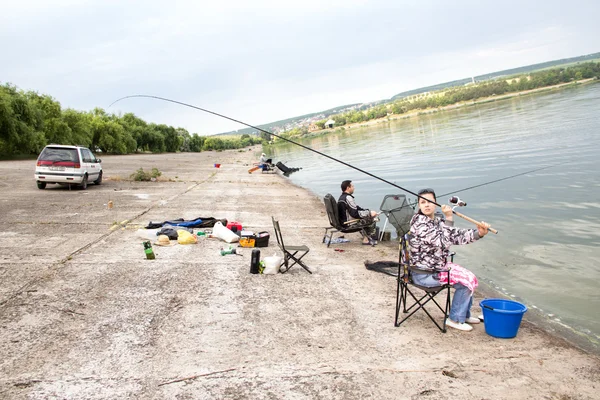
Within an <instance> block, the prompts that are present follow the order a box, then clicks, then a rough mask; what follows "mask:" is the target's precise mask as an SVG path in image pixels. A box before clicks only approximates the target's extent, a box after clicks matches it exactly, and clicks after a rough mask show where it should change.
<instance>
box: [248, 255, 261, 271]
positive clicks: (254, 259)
mask: <svg viewBox="0 0 600 400" xmlns="http://www.w3.org/2000/svg"><path fill="white" fill-rule="evenodd" d="M258 264H260V250H259V249H254V250H252V256H250V273H251V274H258Z"/></svg>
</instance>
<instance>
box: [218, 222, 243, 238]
mask: <svg viewBox="0 0 600 400" xmlns="http://www.w3.org/2000/svg"><path fill="white" fill-rule="evenodd" d="M213 236H214V237H217V238H219V239H221V240H224V241H226V242H227V243H233V242H237V241H238V240H240V237H239V236H238V235H236V234H235V233H233V232H232V231H231V230H229V229H227V228H225V227H224V226H223V224H222V223H221V222H220V221H219V222H216V223H215V226H213Z"/></svg>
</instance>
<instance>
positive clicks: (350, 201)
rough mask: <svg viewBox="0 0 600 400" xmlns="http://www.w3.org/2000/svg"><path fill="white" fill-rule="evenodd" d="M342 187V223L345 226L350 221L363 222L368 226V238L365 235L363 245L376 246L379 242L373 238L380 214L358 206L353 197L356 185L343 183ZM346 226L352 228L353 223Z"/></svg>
mask: <svg viewBox="0 0 600 400" xmlns="http://www.w3.org/2000/svg"><path fill="white" fill-rule="evenodd" d="M341 187H342V195H341V196H340V198H339V199H338V213H339V216H340V222H341V223H342V224H345V223H347V222H348V221H352V220H357V221H356V222H354V223H358V222H361V223H364V224H366V226H365V228H364V233H365V234H366V236H365V235H364V234H363V244H370V245H371V246H375V245H376V244H377V241H376V240H375V239H374V238H373V237H374V236H375V231H376V227H375V223H376V221H375V217H376V216H377V214H378V213H377V212H376V211H371V210H369V209H367V208H362V207H360V206H358V205H357V204H356V202H355V201H354V196H353V193H354V185H353V184H352V181H343V182H342V185H341ZM346 225H347V226H352V223H350V224H346Z"/></svg>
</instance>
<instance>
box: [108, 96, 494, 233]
mask: <svg viewBox="0 0 600 400" xmlns="http://www.w3.org/2000/svg"><path fill="white" fill-rule="evenodd" d="M136 97H137V98H147V99H156V100H162V101H166V102H169V103H174V104H179V105H181V106H185V107H190V108H193V109H196V110H199V111H203V112H206V113H209V114H212V115H216V116H217V117H221V118H225V119H228V120H230V121H233V122H237V123H238V124H242V125H245V126H247V127H249V128H252V129H256V130H258V131H260V132H264V133H266V134H268V135H271V136H275V137H276V138H279V139H281V140H285V141H286V142H289V143H292V144H295V145H296V146H300V147H302V148H303V149H306V150H309V151H312V152H314V153H317V154H319V155H321V156H323V157H326V158H329V159H330V160H333V161H335V162H338V163H340V164H343V165H345V166H347V167H349V168H352V169H355V170H357V171H359V172H362V173H363V174H365V175H369V176H370V177H372V178H375V179H377V180H380V181H382V182H384V183H387V184H388V185H390V186H394V187H396V188H398V189H400V190H402V191H404V192H406V193H409V194H412V195H413V196H416V197H418V198H419V199H424V200H426V201H428V202H430V203H433V204H435V205H436V206H438V207H441V205H440V204H438V203H437V202H435V201H433V200H429V199H428V198H425V197H423V196H420V195H418V194H417V193H414V192H412V191H410V190H408V189H406V188H403V187H402V186H399V185H396V184H395V183H393V182H390V181H388V180H386V179H383V178H381V177H379V176H376V175H373V174H372V173H370V172H368V171H365V170H364V169H361V168H358V167H355V166H354V165H352V164H348V163H347V162H344V161H342V160H338V159H337V158H335V157H332V156H330V155H328V154H325V153H322V152H320V151H318V150H315V149H312V148H310V147H308V146H305V145H303V144H300V143H297V142H294V141H293V140H290V139H287V138H284V137H283V136H280V135H277V134H275V133H273V132H269V131H266V130H264V129H262V128H259V127H257V126H254V125H250V124H247V123H245V122H243V121H240V120H237V119H235V118H231V117H228V116H226V115H223V114H219V113H217V112H215V111H211V110H207V109H205V108H201V107H197V106H194V105H191V104H187V103H184V102H181V101H177V100H171V99H167V98H165V97H160V96H151V95H147V94H134V95H130V96H125V97H121V98H119V99H117V100H115V101H113V102H112V103H111V104H110V105H109V106H108V108H110V107H112V105H113V104H115V103H118V102H119V101H121V100H125V99H131V98H136ZM452 213H454V214H456V215H458V216H460V217H462V218H464V217H465V216H464V215H462V214H460V213H457V212H455V211H454V210H452ZM468 221H471V222H473V221H474V220H472V219H468ZM475 222H477V221H475ZM477 225H478V226H481V227H484V226H487V227H488V228H489V226H488V225H484V224H482V223H477ZM494 233H498V231H496V232H494Z"/></svg>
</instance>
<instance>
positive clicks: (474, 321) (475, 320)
mask: <svg viewBox="0 0 600 400" xmlns="http://www.w3.org/2000/svg"><path fill="white" fill-rule="evenodd" d="M465 322H466V323H467V324H471V325H474V324H479V323H480V322H481V321H480V320H479V318H475V317H469V318H467V319H466V320H465Z"/></svg>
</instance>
